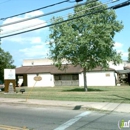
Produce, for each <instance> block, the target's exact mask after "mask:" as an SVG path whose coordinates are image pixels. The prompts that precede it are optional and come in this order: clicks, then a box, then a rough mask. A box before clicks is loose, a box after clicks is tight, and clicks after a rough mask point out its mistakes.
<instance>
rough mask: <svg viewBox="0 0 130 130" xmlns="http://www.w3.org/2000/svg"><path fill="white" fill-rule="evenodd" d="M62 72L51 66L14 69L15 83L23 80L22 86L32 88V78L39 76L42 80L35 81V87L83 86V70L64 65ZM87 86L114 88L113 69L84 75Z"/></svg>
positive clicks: (33, 81) (99, 69) (89, 72)
mask: <svg viewBox="0 0 130 130" xmlns="http://www.w3.org/2000/svg"><path fill="white" fill-rule="evenodd" d="M65 67H66V68H65V69H64V70H60V69H58V68H57V67H55V66H54V65H53V64H48V65H46V64H44V65H34V64H33V65H29V64H28V65H27V66H21V67H18V68H16V79H17V81H18V80H19V79H21V78H23V86H28V87H33V86H34V84H35V82H36V81H35V80H34V77H35V76H37V75H39V76H40V77H42V80H40V81H37V82H36V84H35V87H54V86H84V79H83V69H82V68H81V67H80V66H79V65H78V66H73V65H71V64H69V65H67V66H66V65H65ZM86 78H87V85H88V86H115V85H116V75H115V70H114V69H111V68H109V69H107V70H104V69H102V68H101V67H97V68H95V69H93V70H91V71H87V73H86Z"/></svg>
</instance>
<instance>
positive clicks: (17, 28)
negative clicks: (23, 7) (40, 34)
mask: <svg viewBox="0 0 130 130" xmlns="http://www.w3.org/2000/svg"><path fill="white" fill-rule="evenodd" d="M40 14H43V12H42V11H34V12H31V13H28V14H25V15H24V16H22V17H20V16H19V17H13V18H8V19H6V20H5V21H4V22H3V25H4V24H8V23H12V22H16V21H20V20H24V19H26V18H31V17H33V16H37V15H40ZM46 24H47V23H46V21H45V20H42V19H40V18H35V19H32V20H28V21H25V22H20V23H15V24H12V25H8V26H4V27H1V29H2V32H1V35H8V34H12V33H17V32H21V31H25V30H30V29H35V28H38V27H43V26H45V25H46Z"/></svg>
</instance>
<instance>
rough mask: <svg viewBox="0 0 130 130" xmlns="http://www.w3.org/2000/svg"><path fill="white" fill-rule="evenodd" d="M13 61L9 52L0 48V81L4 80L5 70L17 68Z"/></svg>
mask: <svg viewBox="0 0 130 130" xmlns="http://www.w3.org/2000/svg"><path fill="white" fill-rule="evenodd" d="M13 62H14V61H13V59H12V56H11V55H10V53H9V52H5V51H4V50H3V49H1V48H0V80H1V81H3V80H4V69H5V68H7V69H13V68H15V66H14V65H13Z"/></svg>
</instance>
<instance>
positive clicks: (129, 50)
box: [128, 47, 130, 62]
mask: <svg viewBox="0 0 130 130" xmlns="http://www.w3.org/2000/svg"><path fill="white" fill-rule="evenodd" d="M128 62H130V47H129V48H128Z"/></svg>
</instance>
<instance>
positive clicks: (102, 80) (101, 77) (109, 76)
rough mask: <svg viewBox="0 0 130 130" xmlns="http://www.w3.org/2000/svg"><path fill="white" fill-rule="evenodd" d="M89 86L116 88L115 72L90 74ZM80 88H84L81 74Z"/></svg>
mask: <svg viewBox="0 0 130 130" xmlns="http://www.w3.org/2000/svg"><path fill="white" fill-rule="evenodd" d="M86 76H87V86H115V85H116V84H115V73H114V72H110V71H108V72H88V73H87V74H86ZM79 80H80V81H79V86H84V81H83V73H81V74H79Z"/></svg>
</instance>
